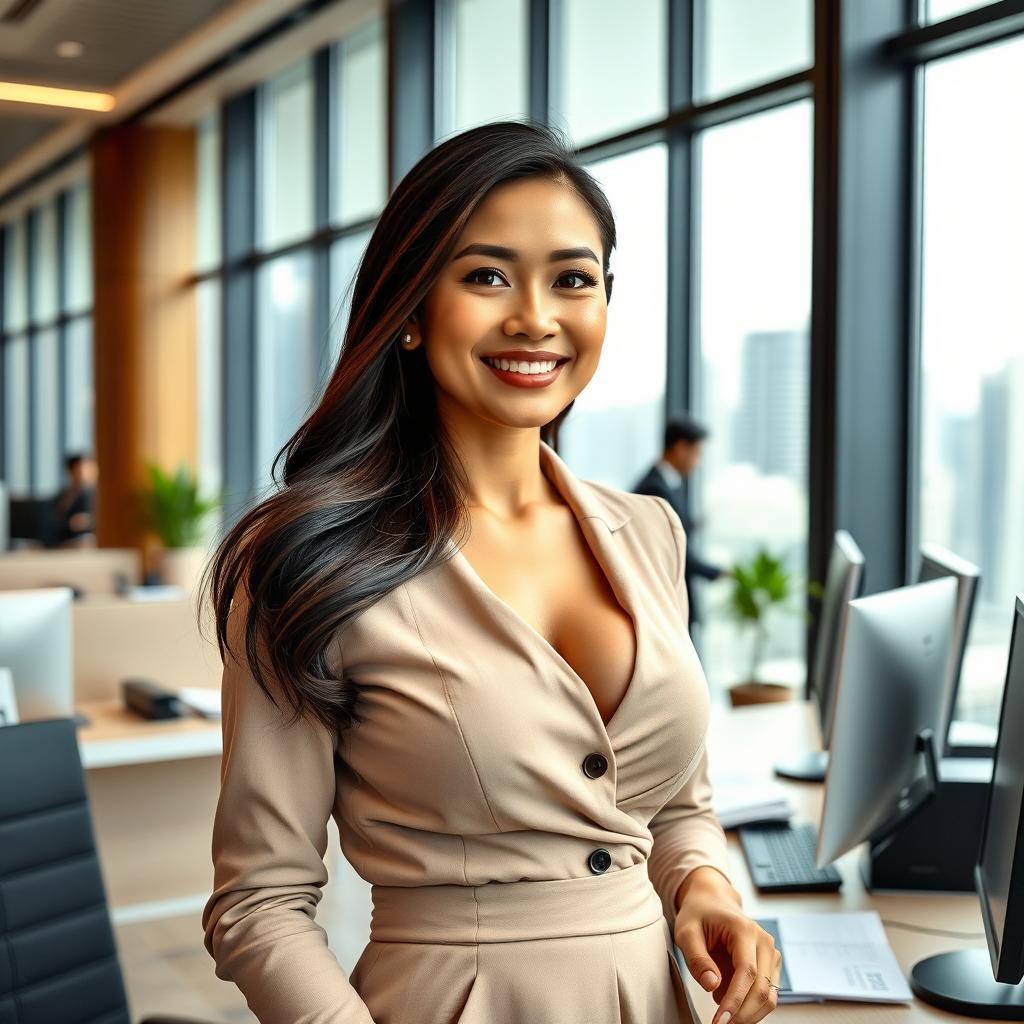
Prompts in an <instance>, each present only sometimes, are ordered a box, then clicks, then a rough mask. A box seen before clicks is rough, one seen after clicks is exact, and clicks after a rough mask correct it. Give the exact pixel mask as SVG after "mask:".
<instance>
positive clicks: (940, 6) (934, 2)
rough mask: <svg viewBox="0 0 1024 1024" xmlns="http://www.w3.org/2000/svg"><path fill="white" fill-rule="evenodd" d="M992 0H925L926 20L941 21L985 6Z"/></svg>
mask: <svg viewBox="0 0 1024 1024" xmlns="http://www.w3.org/2000/svg"><path fill="white" fill-rule="evenodd" d="M991 2H992V0H925V7H926V9H927V14H926V16H925V20H926V21H943V20H945V19H946V18H952V17H953V16H954V15H957V14H963V13H964V12H965V11H973V10H975V9H977V8H978V7H986V6H988V4H990V3H991Z"/></svg>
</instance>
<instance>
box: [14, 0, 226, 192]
mask: <svg viewBox="0 0 1024 1024" xmlns="http://www.w3.org/2000/svg"><path fill="white" fill-rule="evenodd" d="M236 6H245V0H0V80H2V81H5V82H25V83H31V84H34V85H50V86H61V87H65V88H72V89H87V90H96V91H100V92H113V91H115V90H116V89H117V87H118V86H119V85H120V84H121V83H122V82H123V81H124V80H125V79H126V78H127V77H129V76H130V75H132V74H133V73H134V72H136V71H138V70H140V69H141V68H143V67H144V66H145V65H146V64H147V63H149V62H150V61H152V60H153V59H154V58H156V57H157V56H159V55H160V54H161V53H163V52H164V51H166V50H168V49H169V48H170V47H172V46H174V45H175V44H176V43H178V42H180V41H181V40H182V39H183V38H184V37H186V36H188V35H189V34H190V33H192V32H194V31H196V30H197V29H199V28H201V27H202V26H203V25H204V24H205V23H206V22H208V21H209V20H210V19H212V18H214V17H215V16H216V15H218V14H220V13H221V12H222V11H225V10H226V9H228V8H231V7H236ZM68 41H71V42H76V43H80V44H81V45H82V52H81V55H80V56H77V57H73V58H67V57H61V56H59V55H58V54H57V46H58V44H60V43H62V42H68ZM88 116H89V115H87V114H82V113H79V112H75V111H69V110H64V109H61V108H58V107H53V108H42V107H38V106H31V107H28V106H25V105H19V104H16V103H2V102H0V172H2V170H3V168H4V166H5V165H6V164H9V163H10V162H11V161H12V160H13V159H15V158H16V157H18V156H19V155H21V154H23V153H24V152H25V151H26V150H28V149H29V148H30V147H31V146H32V145H33V144H34V143H36V142H38V141H39V140H41V139H42V138H43V137H44V136H46V135H47V134H49V133H50V132H51V131H54V130H55V129H59V128H61V127H63V126H65V125H66V124H67V123H68V122H69V121H75V120H81V119H84V118H87V117H88Z"/></svg>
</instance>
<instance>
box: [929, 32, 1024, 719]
mask: <svg viewBox="0 0 1024 1024" xmlns="http://www.w3.org/2000/svg"><path fill="white" fill-rule="evenodd" d="M1021 95H1024V39H1021V38H1018V39H1013V40H1010V41H1008V42H1004V43H1000V44H998V45H994V46H990V47H987V48H985V49H983V50H979V51H974V52H970V53H966V54H962V55H958V56H955V57H950V58H948V59H945V60H941V61H936V62H935V63H933V64H929V65H927V66H926V69H925V82H924V96H925V108H924V115H925V116H924V190H923V202H924V208H923V254H922V319H921V383H920V394H921V423H920V466H919V485H920V521H919V527H918V528H919V534H920V538H921V540H922V541H924V542H931V543H937V544H941V545H943V546H945V547H947V548H950V549H952V550H953V551H955V552H956V553H957V554H959V555H961V556H962V557H964V558H967V559H969V560H971V561H973V562H975V563H976V564H977V565H978V566H979V567H980V568H981V573H982V580H981V587H980V591H979V594H978V597H977V601H976V605H975V611H974V623H973V628H972V630H971V634H970V637H969V646H968V651H967V656H966V658H965V662H964V669H963V677H962V683H961V688H960V699H959V707H958V712H957V716H958V717H960V718H963V719H966V720H971V721H977V722H983V723H989V724H993V725H994V724H995V723H996V722H997V720H998V714H999V701H1000V698H1001V693H1002V684H1003V681H1004V677H1005V667H1006V657H1007V652H1008V650H1009V640H1010V622H1011V617H1012V612H1013V597H1014V594H1015V593H1017V592H1019V591H1021V590H1024V533H1022V531H1021V526H1020V520H1021V507H1022V506H1021V496H1022V495H1024V315H1022V314H1024V306H1022V303H1021V299H1020V294H1021V291H1020V289H1021V284H1020V283H1021V281H1022V280H1024V190H1022V189H1021V182H1022V181H1024V130H1022V129H1021V121H1020V96H1021ZM968 183H969V187H968Z"/></svg>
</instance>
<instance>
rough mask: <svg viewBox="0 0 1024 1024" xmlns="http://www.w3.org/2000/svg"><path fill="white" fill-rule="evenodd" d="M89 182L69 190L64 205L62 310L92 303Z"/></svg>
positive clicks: (83, 307)
mask: <svg viewBox="0 0 1024 1024" xmlns="http://www.w3.org/2000/svg"><path fill="white" fill-rule="evenodd" d="M91 199H92V197H91V195H90V187H89V182H87V181H83V182H81V183H80V184H78V185H75V186H74V187H73V188H71V189H70V190H69V191H68V194H67V202H66V204H65V207H64V275H65V277H64V310H65V312H67V313H82V312H85V311H86V310H87V309H89V308H90V307H91V306H92V209H91V206H90V204H91Z"/></svg>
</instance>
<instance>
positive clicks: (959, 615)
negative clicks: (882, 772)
mask: <svg viewBox="0 0 1024 1024" xmlns="http://www.w3.org/2000/svg"><path fill="white" fill-rule="evenodd" d="M943 576H952V577H954V578H955V579H956V583H957V595H956V622H955V623H954V626H953V659H952V662H951V663H950V666H949V671H950V682H949V705H948V707H947V708H946V723H945V725H944V727H943V731H942V732H941V733H940V736H941V737H942V750H941V753H942V754H947V753H949V752H950V742H949V725H950V723H951V722H952V721H953V712H954V710H955V708H956V697H957V693H958V692H959V689H960V671H961V669H962V667H963V663H964V652H965V651H966V650H967V633H968V631H969V629H970V627H971V615H972V613H973V612H974V597H975V594H977V592H978V585H979V584H980V582H981V570H980V569H979V568H978V567H977V566H976V565H974V564H973V563H971V562H968V561H967V560H966V559H964V558H961V557H960V556H959V555H955V554H953V552H952V551H947V550H946V549H945V548H941V547H939V546H938V545H936V544H923V545H922V546H921V562H920V566H919V567H918V571H917V579H918V582H919V583H924V582H926V581H927V580H937V579H941V578H942V577H943ZM972 753H973V751H972Z"/></svg>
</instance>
